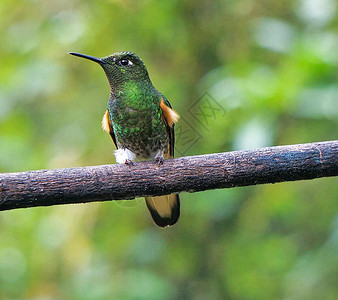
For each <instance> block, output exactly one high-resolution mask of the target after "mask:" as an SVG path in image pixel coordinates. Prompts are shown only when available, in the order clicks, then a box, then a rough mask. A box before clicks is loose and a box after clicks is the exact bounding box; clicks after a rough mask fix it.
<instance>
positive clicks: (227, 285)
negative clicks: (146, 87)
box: [0, 0, 338, 300]
mask: <svg viewBox="0 0 338 300" xmlns="http://www.w3.org/2000/svg"><path fill="white" fill-rule="evenodd" d="M337 9H338V3H337V2H336V1H335V0H325V1H324V0H296V1H291V0H282V1H267V0H259V1H253V0H238V1H232V0H223V1H221V0H214V1H210V0H204V1H203V0H194V1H192V0H182V1H178V0H174V1H156V0H140V1H130V0H125V1H121V0H110V1H96V2H95V1H81V0H70V1H41V0H26V1H24V0H18V1H5V0H0V30H1V36H0V64H1V67H0V171H1V172H15V171H26V170H33V169H43V168H61V167H76V166H86V165H96V164H107V163H112V162H113V155H112V151H113V144H112V142H111V140H110V138H109V136H108V135H107V134H105V133H104V132H102V130H101V128H100V120H101V117H102V115H103V113H104V111H105V106H106V100H107V99H108V94H109V89H108V84H107V82H106V79H105V76H104V73H103V72H102V70H101V69H100V68H99V67H98V66H97V65H95V64H92V63H90V62H86V61H84V60H81V59H77V58H75V57H71V56H70V55H67V52H68V51H77V52H82V53H86V54H90V55H94V56H98V57H102V56H106V55H108V54H110V53H113V52H117V51H122V50H128V51H134V52H136V53H137V54H139V55H140V56H141V57H142V58H143V60H144V61H145V63H146V65H147V66H148V70H149V73H150V75H151V78H152V80H153V83H154V85H155V86H156V87H157V88H158V89H159V90H160V91H161V92H163V93H164V94H165V95H166V96H167V97H168V99H169V100H170V101H171V103H172V105H173V107H174V108H175V109H176V110H177V111H178V112H179V113H180V114H181V116H182V119H181V121H180V123H179V124H178V125H177V135H178V136H177V140H178V142H177V153H178V154H179V155H192V154H203V153H212V152H223V151H230V150H238V149H248V148H255V147H263V146H270V145H283V144H292V143H306V142H315V141H325V140H333V139H337V132H338V51H337V49H338V18H337ZM181 198H182V214H181V219H180V221H179V223H178V224H177V225H175V226H174V227H173V228H170V229H166V230H160V229H158V228H156V227H155V226H154V225H153V224H152V222H151V220H150V217H149V215H148V212H147V210H146V208H145V205H144V203H143V201H139V200H135V201H129V202H119V203H115V202H107V203H93V204H84V205H82V204H79V205H65V206H59V207H47V208H33V209H26V210H14V211H7V212H2V213H1V214H0V299H288V300H292V299H310V300H311V299H337V298H338V288H337V282H338V255H337V253H338V179H337V178H325V179H318V180H313V181H304V182H293V183H281V184H275V185H264V186H257V187H247V188H235V189H228V190H214V191H207V192H203V193H195V194H182V196H181Z"/></svg>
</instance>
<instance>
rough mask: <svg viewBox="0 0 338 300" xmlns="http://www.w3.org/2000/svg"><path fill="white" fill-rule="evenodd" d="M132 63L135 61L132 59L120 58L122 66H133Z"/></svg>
mask: <svg viewBox="0 0 338 300" xmlns="http://www.w3.org/2000/svg"><path fill="white" fill-rule="evenodd" d="M132 64H133V62H132V61H130V60H129V59H126V58H122V59H120V60H119V65H120V66H124V67H126V66H131V65H132Z"/></svg>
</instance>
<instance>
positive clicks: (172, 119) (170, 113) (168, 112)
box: [160, 98, 180, 127]
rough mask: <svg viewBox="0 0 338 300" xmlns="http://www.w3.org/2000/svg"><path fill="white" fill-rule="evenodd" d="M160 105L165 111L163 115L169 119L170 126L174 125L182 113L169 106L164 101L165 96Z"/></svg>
mask: <svg viewBox="0 0 338 300" xmlns="http://www.w3.org/2000/svg"><path fill="white" fill-rule="evenodd" d="M160 107H161V109H162V112H163V117H164V119H165V120H166V121H167V123H168V125H169V127H173V125H175V124H176V123H177V122H178V120H179V118H180V115H179V114H178V113H177V112H176V111H174V110H173V109H172V108H170V107H169V106H167V105H166V104H165V103H164V100H163V98H161V103H160Z"/></svg>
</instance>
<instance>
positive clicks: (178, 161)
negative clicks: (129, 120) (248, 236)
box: [0, 141, 338, 210]
mask: <svg viewBox="0 0 338 300" xmlns="http://www.w3.org/2000/svg"><path fill="white" fill-rule="evenodd" d="M337 175H338V141H329V142H321V143H310V144H299V145H290V146H278V147H268V148H262V149H255V150H245V151H233V152H226V153H218V154H208V155H199V156H190V157H180V158H175V159H170V160H166V161H165V162H164V164H163V165H160V166H159V165H157V164H155V163H154V162H139V163H135V164H134V165H133V166H127V165H102V166H93V167H81V168H69V169H57V170H40V171H28V172H20V173H3V174H0V210H9V209H15V208H25V207H34V206H48V205H58V204H68V203H82V202H92V201H107V200H122V199H134V198H136V197H144V196H154V195H164V194H169V193H174V192H175V193H177V192H197V191H205V190H210V189H219V188H231V187H236V186H248V185H256V184H264V183H275V182H282V181H294V180H304V179H313V178H319V177H328V176H337Z"/></svg>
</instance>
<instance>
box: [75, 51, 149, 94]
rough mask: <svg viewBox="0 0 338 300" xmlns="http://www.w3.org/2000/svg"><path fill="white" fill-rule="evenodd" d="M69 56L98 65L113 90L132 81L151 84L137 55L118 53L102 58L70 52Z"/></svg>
mask: <svg viewBox="0 0 338 300" xmlns="http://www.w3.org/2000/svg"><path fill="white" fill-rule="evenodd" d="M69 54H71V55H75V56H79V57H82V58H85V59H88V60H91V61H94V62H96V63H98V64H99V65H100V66H101V67H102V68H103V70H104V71H105V73H106V76H107V78H108V81H109V84H110V87H111V88H112V89H115V88H117V87H118V86H119V85H120V84H121V83H123V82H125V81H130V80H133V81H135V80H136V81H137V80H145V81H149V82H150V79H149V75H148V71H147V68H146V66H145V65H144V63H143V61H142V60H141V58H139V57H138V56H137V55H136V54H135V53H132V52H117V53H114V54H111V55H109V56H106V57H102V58H97V57H94V56H90V55H85V54H81V53H75V52H69Z"/></svg>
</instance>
